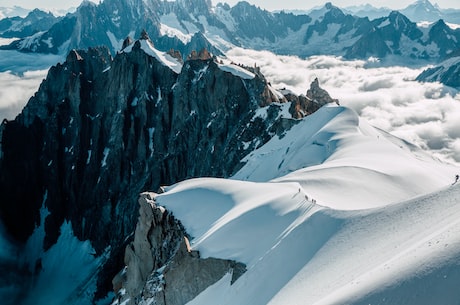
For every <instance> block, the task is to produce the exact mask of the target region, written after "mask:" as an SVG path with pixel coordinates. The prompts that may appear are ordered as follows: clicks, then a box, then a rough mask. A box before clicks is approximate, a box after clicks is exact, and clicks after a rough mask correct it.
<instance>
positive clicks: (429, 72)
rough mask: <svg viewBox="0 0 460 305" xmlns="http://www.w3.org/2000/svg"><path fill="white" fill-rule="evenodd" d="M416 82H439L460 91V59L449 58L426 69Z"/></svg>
mask: <svg viewBox="0 0 460 305" xmlns="http://www.w3.org/2000/svg"><path fill="white" fill-rule="evenodd" d="M417 80H418V81H424V82H440V83H443V84H445V85H447V86H450V87H454V88H457V89H460V57H459V56H456V57H452V58H449V59H447V60H445V61H443V62H442V63H440V64H438V65H436V66H434V67H431V68H428V69H426V70H425V71H423V72H422V73H421V74H420V75H419V76H418V77H417Z"/></svg>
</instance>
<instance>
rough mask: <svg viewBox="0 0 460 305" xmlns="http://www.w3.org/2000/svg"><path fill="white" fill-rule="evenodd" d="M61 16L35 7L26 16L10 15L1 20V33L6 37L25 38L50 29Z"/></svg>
mask: <svg viewBox="0 0 460 305" xmlns="http://www.w3.org/2000/svg"><path fill="white" fill-rule="evenodd" d="M60 19H61V18H58V17H55V16H54V15H53V14H52V13H46V12H43V11H41V10H38V9H35V10H33V11H31V12H30V13H28V14H27V16H26V17H24V18H22V17H10V18H5V19H2V20H0V35H1V36H2V37H5V38H25V37H28V36H33V35H36V34H37V33H40V32H43V31H46V30H48V29H49V28H50V27H52V26H53V25H54V24H55V23H57V22H59V20H60Z"/></svg>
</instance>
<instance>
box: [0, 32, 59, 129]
mask: <svg viewBox="0 0 460 305" xmlns="http://www.w3.org/2000/svg"><path fill="white" fill-rule="evenodd" d="M4 42H5V40H0V44H1V43H4ZM63 61H64V57H63V56H62V55H52V54H50V55H44V54H31V53H20V52H17V51H5V50H0V84H1V85H0V121H1V120H3V119H5V118H6V119H9V120H11V119H14V118H15V117H16V115H17V114H18V113H19V112H21V110H22V108H23V107H24V106H25V105H26V103H27V102H28V100H29V98H30V97H31V96H33V95H34V93H35V92H36V91H37V90H38V87H39V85H40V83H41V82H42V80H43V79H44V78H45V77H46V74H47V71H48V69H49V67H51V66H52V65H55V64H57V63H58V62H63Z"/></svg>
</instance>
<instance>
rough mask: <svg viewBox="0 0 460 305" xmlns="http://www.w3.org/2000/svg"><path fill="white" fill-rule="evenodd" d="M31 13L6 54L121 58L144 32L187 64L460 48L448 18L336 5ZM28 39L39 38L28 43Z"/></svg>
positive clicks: (161, 5) (120, 5) (125, 5)
mask: <svg viewBox="0 0 460 305" xmlns="http://www.w3.org/2000/svg"><path fill="white" fill-rule="evenodd" d="M365 8H366V7H365ZM367 8H370V7H369V6H367ZM423 8H425V10H438V11H439V10H440V9H439V8H438V7H435V6H432V5H430V2H429V1H418V2H416V3H415V4H414V5H412V6H409V7H408V8H407V12H408V13H411V12H412V13H411V14H415V15H417V14H418V13H417V12H419V11H420V10H423ZM30 14H37V12H36V11H34V12H31V13H30ZM30 14H29V15H28V16H27V17H25V18H22V19H21V18H20V19H17V20H15V21H14V22H12V21H11V19H8V20H7V21H8V22H9V24H11V26H10V27H9V28H8V27H7V26H3V28H2V30H1V34H0V35H2V36H4V37H11V36H12V34H11V33H17V36H18V37H22V38H21V39H19V40H17V41H15V42H13V43H12V44H10V45H9V46H3V47H2V48H3V49H15V50H20V51H24V52H39V53H60V52H62V53H67V52H68V51H69V50H71V49H74V48H75V49H82V48H88V47H91V46H95V45H107V46H109V48H110V50H111V51H112V53H113V54H114V53H116V52H117V51H119V50H120V49H121V47H122V43H123V40H124V39H125V38H126V37H127V36H130V37H133V38H138V37H139V35H140V33H141V32H142V30H144V29H145V30H147V32H148V33H149V34H150V37H151V39H152V41H153V42H154V44H155V46H156V48H158V49H160V50H162V51H167V50H170V49H175V50H179V51H180V52H182V56H183V57H184V58H185V57H186V56H187V55H188V54H190V52H191V51H192V50H198V49H201V48H207V49H208V50H210V51H211V52H212V53H214V54H222V53H224V52H225V51H226V50H227V49H228V48H231V47H233V46H240V47H244V48H251V49H256V50H270V51H272V52H275V53H277V54H287V55H297V56H301V57H306V56H311V55H317V54H323V55H324V54H325V55H336V56H344V57H345V58H349V59H353V58H363V59H365V58H369V57H379V58H385V57H397V58H402V59H404V60H430V61H437V60H439V59H442V58H444V57H446V56H448V55H449V54H451V53H452V52H454V51H456V50H457V49H460V30H456V29H452V28H451V27H449V26H448V25H447V24H446V23H445V22H444V21H442V20H440V21H436V22H434V23H432V24H430V25H428V26H419V25H417V24H416V23H415V22H413V21H411V20H410V18H407V17H406V16H405V15H404V14H403V13H400V12H397V11H392V12H390V13H389V14H388V15H386V16H384V17H380V18H377V19H369V18H368V17H358V16H355V15H352V14H349V13H346V11H343V10H341V9H340V8H338V7H336V6H333V5H332V4H331V3H327V4H326V5H325V6H324V7H321V8H319V9H315V10H312V11H310V12H309V13H308V15H307V14H298V15H296V14H293V13H286V12H276V13H272V12H268V11H266V10H262V9H260V8H258V7H256V6H254V5H250V4H249V3H247V2H239V3H238V4H236V5H235V6H234V7H230V6H229V5H227V4H218V5H217V6H216V7H213V6H212V5H211V2H210V1H207V0H197V1H194V2H193V3H192V2H191V1H188V0H180V1H175V2H167V1H159V0H149V1H140V0H137V1H129V2H123V1H119V0H106V1H103V2H101V3H100V4H99V5H96V4H94V3H92V2H84V3H83V4H82V5H81V6H80V7H79V8H78V9H77V10H76V12H75V13H72V14H68V15H66V16H65V17H62V18H54V19H53V17H51V16H50V17H49V18H48V19H46V20H48V22H49V23H46V26H44V25H45V23H44V22H43V21H42V20H44V19H40V21H36V22H31V21H30V22H29V20H31V19H32V18H31V16H30ZM429 15H430V14H429ZM433 16H438V15H437V14H434V15H433ZM436 18H437V17H436ZM4 23H7V22H6V21H5V22H4ZM37 23H39V24H40V26H41V27H39V26H37V27H35V32H34V33H31V31H30V28H31V27H32V25H33V24H37ZM26 25H27V27H28V29H27V30H26ZM43 27H48V29H47V30H45V29H44V28H43ZM25 33H30V34H31V35H29V36H27V37H24V36H25Z"/></svg>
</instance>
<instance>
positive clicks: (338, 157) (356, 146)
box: [114, 106, 460, 304]
mask: <svg viewBox="0 0 460 305" xmlns="http://www.w3.org/2000/svg"><path fill="white" fill-rule="evenodd" d="M243 161H244V162H246V164H245V166H244V167H243V168H242V169H241V170H240V171H238V173H236V175H234V176H233V178H232V179H230V180H226V179H215V178H200V179H192V180H187V181H184V182H180V183H178V184H175V185H172V186H169V187H164V188H162V191H164V193H160V194H155V193H151V194H149V195H143V196H144V198H147V200H141V201H140V203H141V210H142V211H143V213H146V215H148V214H149V213H151V212H149V207H148V206H149V204H150V205H151V206H150V209H153V210H154V211H155V210H157V209H160V210H161V209H166V210H167V211H168V212H169V213H172V215H173V216H174V217H175V218H176V219H179V220H180V222H181V224H183V226H184V228H185V231H186V234H187V235H186V236H188V237H189V238H190V250H189V251H191V252H189V253H187V252H186V251H185V252H179V253H180V257H179V258H178V257H176V256H175V255H174V254H173V255H172V257H171V260H169V261H167V263H166V264H164V265H157V266H156V268H153V269H151V271H150V274H149V273H147V275H146V277H145V278H144V283H141V284H142V285H141V286H140V289H139V290H136V289H134V290H130V289H128V290H126V289H124V288H126V287H130V285H132V282H131V281H132V280H133V275H132V274H133V272H135V270H136V267H139V265H138V263H137V260H135V259H134V258H135V257H140V256H142V255H143V254H142V253H145V252H142V251H145V248H144V250H141V249H142V247H141V245H142V240H151V239H152V238H153V235H154V234H152V235H150V234H149V233H148V230H145V229H144V231H143V233H142V232H141V230H140V227H139V226H138V230H137V231H136V234H139V236H138V237H137V241H136V240H135V241H134V243H133V245H132V246H129V247H130V248H131V249H135V250H133V251H134V253H130V254H129V257H130V258H129V259H128V258H125V261H127V262H128V264H127V269H125V270H124V272H125V273H126V274H128V277H127V278H126V281H125V282H124V283H123V285H122V286H121V287H119V288H118V289H117V291H118V296H119V299H118V301H116V302H115V303H114V304H122V303H123V304H125V303H124V302H128V304H151V303H152V302H153V303H155V302H160V304H174V302H172V303H168V302H166V303H162V302H161V301H159V300H161V299H160V298H159V295H161V294H163V296H166V299H169V298H171V294H173V293H174V292H173V291H175V289H177V287H175V286H174V285H175V284H176V283H177V282H174V281H173V280H172V275H171V274H173V273H174V266H177V264H178V261H179V262H181V266H182V268H183V270H192V269H189V268H191V267H189V265H190V264H192V265H191V266H193V264H196V262H195V261H194V260H192V261H190V260H187V259H184V258H183V256H185V257H187V256H194V257H201V258H202V259H204V260H206V259H210V258H213V259H222V260H229V261H233V262H238V263H240V264H243V265H244V266H245V270H244V272H243V273H242V274H241V273H240V272H239V273H238V276H237V277H236V278H235V272H236V270H235V269H232V268H229V269H228V273H227V274H225V272H224V275H221V276H220V278H218V279H214V283H213V284H212V285H211V286H209V287H208V288H207V289H204V290H203V289H200V290H199V293H197V294H196V296H194V297H193V299H192V300H191V301H190V303H188V304H215V302H216V300H219V304H304V303H305V302H308V304H368V303H372V304H374V303H378V304H380V302H382V298H385V300H387V301H389V302H391V303H392V304H433V303H436V304H450V303H451V302H452V300H457V299H458V298H459V297H460V294H459V292H458V290H457V289H453V287H454V286H455V285H456V283H457V281H458V280H459V279H460V268H459V266H458V259H459V258H460V234H459V233H460V222H459V221H458V217H459V216H460V209H459V207H458V204H459V199H458V195H459V194H460V188H459V187H458V186H455V187H452V186H451V185H452V183H453V182H454V181H455V174H456V172H457V171H458V168H455V167H451V166H448V165H445V164H441V163H439V162H438V161H436V160H433V159H432V158H430V157H429V156H427V155H425V154H424V153H423V152H422V151H420V149H418V148H416V147H414V146H412V145H410V144H408V143H405V142H403V141H401V140H399V139H397V138H394V137H392V136H390V135H388V134H386V133H384V132H382V131H378V130H376V129H374V128H372V127H371V126H369V125H368V124H367V123H366V122H363V121H362V120H360V119H359V117H358V116H357V114H356V113H355V112H353V111H352V110H350V109H347V108H344V107H339V106H325V107H323V108H321V109H320V110H319V111H318V112H316V113H315V114H313V115H311V116H309V117H307V118H305V119H303V120H302V121H301V122H299V124H297V125H296V126H294V127H293V128H291V129H290V130H289V131H287V132H286V133H285V134H283V135H282V136H276V137H274V138H273V139H271V140H270V141H269V142H267V143H266V144H265V145H263V146H262V147H260V148H259V149H257V150H255V151H254V152H253V153H251V154H249V155H248V156H246V157H245V159H243ZM428 193H431V194H429V195H425V196H420V195H422V194H428ZM143 213H141V215H143ZM142 217H144V216H141V218H142ZM147 217H148V216H147ZM141 218H140V220H141ZM147 219H148V218H147ZM150 230H151V231H156V230H157V229H156V226H155V224H154V225H153V227H152V229H150ZM142 234H143V235H142ZM136 236H137V235H136ZM155 244H159V245H161V240H160V242H158V241H157V242H156V243H155ZM148 248H150V249H151V251H152V252H154V251H156V250H155V249H157V248H156V247H155V246H152V245H150V246H147V249H148ZM136 251H137V252H136ZM196 251H198V252H199V254H197V252H196ZM137 255H139V256H137ZM171 264H172V265H171ZM175 264H176V265H175ZM132 268H134V270H133V269H132ZM144 271H145V270H144ZM194 272H195V273H194V274H193V275H190V276H191V277H192V278H193V277H197V278H201V277H202V276H204V275H203V274H202V272H203V273H207V274H209V273H212V272H211V271H210V270H209V269H208V268H203V270H202V272H201V271H200V270H196V269H195V270H194ZM141 278H142V277H141ZM147 278H148V280H146V279H147ZM261 279H263V280H261ZM171 285H172V286H173V287H170V286H171ZM194 285H196V284H194V282H189V284H188V286H189V287H188V288H187V291H188V292H190V291H194V287H195V286H194ZM428 287H429V288H428ZM170 289H171V290H170ZM431 289H432V291H431ZM139 291H141V292H142V295H138V292H139ZM188 292H184V293H183V294H182V295H185V294H189V293H188ZM128 300H129V301H128Z"/></svg>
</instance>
